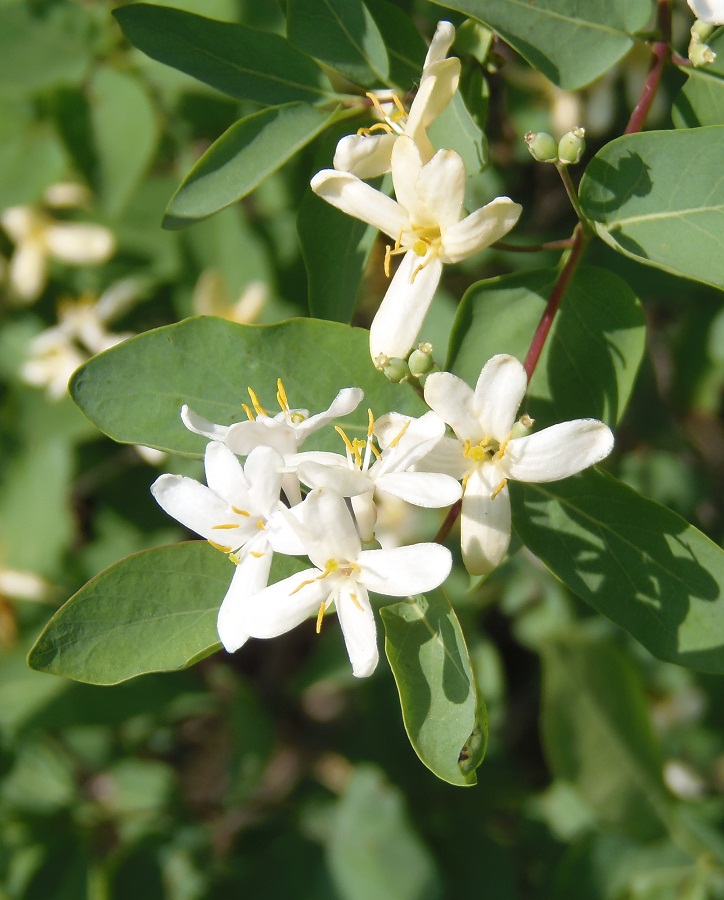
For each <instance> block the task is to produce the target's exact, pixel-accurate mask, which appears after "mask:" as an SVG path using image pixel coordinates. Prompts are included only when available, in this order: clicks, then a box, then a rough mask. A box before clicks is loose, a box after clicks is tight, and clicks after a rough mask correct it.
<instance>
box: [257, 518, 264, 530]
mask: <svg viewBox="0 0 724 900" xmlns="http://www.w3.org/2000/svg"><path fill="white" fill-rule="evenodd" d="M256 527H257V528H258V529H259V531H264V529H265V527H266V525H265V524H264V519H257V520H256Z"/></svg>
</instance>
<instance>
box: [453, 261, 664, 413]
mask: <svg viewBox="0 0 724 900" xmlns="http://www.w3.org/2000/svg"><path fill="white" fill-rule="evenodd" d="M557 275H558V272H557V270H556V269H539V270H537V271H532V272H523V273H518V274H515V275H508V276H504V277H502V278H492V279H490V280H489V281H481V282H478V284H474V285H473V286H472V287H471V288H470V289H469V290H468V291H467V293H466V294H465V296H464V297H463V300H462V303H461V304H460V307H459V309H458V314H457V318H456V320H455V326H454V328H453V332H452V335H451V338H450V350H449V356H448V361H447V366H446V368H448V369H449V371H451V372H454V373H455V374H456V375H458V376H460V378H462V379H464V380H465V381H467V382H468V384H470V385H471V386H472V385H474V384H475V382H476V381H477V378H478V375H479V374H480V370H481V369H482V367H483V365H484V363H485V362H486V361H487V360H488V359H489V358H490V357H491V356H494V355H495V354H496V353H510V354H512V355H513V356H517V357H518V359H520V361H521V362H522V361H523V360H524V359H525V355H526V353H527V352H528V347H529V346H530V342H531V339H532V338H533V335H534V333H535V329H536V327H537V325H538V322H539V320H540V317H541V314H542V313H543V310H544V309H545V304H546V301H547V299H548V297H549V296H550V292H551V290H552V288H553V285H554V284H555V281H556V278H557ZM645 340H646V332H645V324H644V315H643V310H642V309H641V304H640V303H639V301H638V299H637V298H636V296H635V295H634V293H633V291H632V290H631V288H630V287H629V286H628V285H627V284H626V282H625V281H623V280H622V279H621V278H619V277H618V276H617V275H615V274H614V273H613V272H609V271H607V270H605V269H598V268H595V267H593V266H586V267H584V268H581V269H579V270H578V271H577V272H576V275H575V278H574V279H573V281H572V283H571V285H570V287H569V289H568V293H567V294H566V297H565V300H564V302H563V305H562V306H561V308H560V310H559V312H558V315H557V316H556V319H555V322H554V324H553V328H552V329H551V333H550V335H549V337H548V340H547V342H546V345H545V348H544V350H543V354H542V356H541V358H540V360H539V362H538V365H537V367H536V370H535V372H534V373H533V378H532V379H531V382H530V387H529V390H528V395H527V399H526V401H525V409H526V411H527V412H528V413H529V414H530V415H531V416H533V417H534V418H535V419H536V423H537V424H536V427H537V428H540V427H542V426H545V425H552V424H554V423H555V422H565V421H567V420H569V419H578V418H597V419H601V420H603V421H604V422H607V423H609V424H610V425H615V424H616V422H617V421H618V420H619V419H620V418H621V416H622V415H623V412H624V410H625V409H626V404H627V403H628V399H629V397H630V395H631V391H632V389H633V385H634V381H635V378H636V372H637V371H638V367H639V364H640V362H641V359H642V356H643V353H644V347H645Z"/></svg>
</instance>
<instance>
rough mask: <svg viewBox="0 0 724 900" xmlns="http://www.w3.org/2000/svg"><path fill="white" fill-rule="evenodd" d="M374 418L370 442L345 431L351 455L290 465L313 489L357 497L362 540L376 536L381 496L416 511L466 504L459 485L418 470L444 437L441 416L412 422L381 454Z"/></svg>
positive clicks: (302, 457) (317, 456)
mask: <svg viewBox="0 0 724 900" xmlns="http://www.w3.org/2000/svg"><path fill="white" fill-rule="evenodd" d="M374 424H375V423H374V419H373V417H372V413H371V412H370V416H369V429H368V432H367V440H366V441H361V440H359V439H357V438H355V439H354V440H353V441H350V440H349V438H348V437H347V435H346V434H345V433H344V432H343V431H342V429H341V428H337V431H338V432H339V433H340V435H341V436H342V439H343V440H344V442H345V446H346V449H347V455H346V457H345V456H341V455H339V454H336V453H316V452H314V451H312V452H306V453H300V454H298V455H297V457H296V458H295V457H292V459H291V460H287V462H292V463H293V464H296V466H297V473H298V475H299V478H300V479H301V480H302V481H303V482H304V483H305V484H308V485H309V486H310V487H312V488H328V489H330V490H333V491H335V492H336V493H338V494H341V496H343V497H351V503H352V510H353V512H354V514H355V519H356V522H357V527H358V529H359V532H360V535H361V537H362V540H363V541H365V542H370V541H372V540H374V537H375V524H376V520H377V509H376V504H375V493H376V492H377V491H381V492H382V493H386V494H391V495H392V496H394V497H398V498H400V499H401V500H404V501H406V502H407V503H411V504H412V505H413V506H422V507H425V508H428V509H436V508H439V507H443V506H450V505H451V504H452V503H454V502H455V501H456V500H459V499H460V494H461V488H460V485H459V483H458V482H457V481H456V480H455V479H454V478H452V477H451V476H450V475H444V474H441V473H438V472H415V471H412V468H411V467H412V466H414V465H415V463H416V462H418V460H420V459H422V457H423V456H425V455H426V454H427V453H428V451H429V450H431V449H432V448H433V447H434V446H435V445H436V444H437V443H438V442H439V441H440V439H441V438H442V436H443V434H444V433H445V424H444V423H443V421H442V419H440V418H439V417H438V416H437V415H435V413H433V412H430V413H426V414H425V415H424V416H422V417H421V418H419V419H413V420H407V421H406V423H404V424H403V425H402V427H401V428H400V429H399V431H398V433H397V434H396V435H395V436H394V437H393V438H392V439H391V440H390V442H389V444H388V446H387V447H386V449H385V450H384V451H383V452H382V453H380V452H379V451H378V450H377V449H376V448H375V447H374V444H373V432H374Z"/></svg>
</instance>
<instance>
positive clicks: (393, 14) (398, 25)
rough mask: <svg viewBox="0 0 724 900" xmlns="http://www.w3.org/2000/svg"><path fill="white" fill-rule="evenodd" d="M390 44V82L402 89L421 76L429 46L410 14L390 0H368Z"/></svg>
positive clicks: (385, 39)
mask: <svg viewBox="0 0 724 900" xmlns="http://www.w3.org/2000/svg"><path fill="white" fill-rule="evenodd" d="M365 5H366V7H367V9H368V10H369V11H370V13H371V14H372V18H373V19H374V20H375V24H376V25H377V27H378V28H379V30H380V33H381V35H382V37H383V39H384V41H385V44H386V45H387V56H388V58H389V63H390V74H389V83H390V84H391V85H396V86H397V87H398V88H400V89H401V91H403V92H405V93H406V92H407V91H408V90H409V89H410V87H411V86H412V85H413V84H415V83H416V82H418V81H419V80H420V73H421V72H422V64H423V61H424V59H425V53H426V52H427V47H426V46H425V42H424V41H423V39H422V36H421V35H420V32H419V31H418V30H417V28H415V24H414V22H413V20H412V19H411V18H410V16H408V15H406V14H405V13H404V12H403V11H402V10H401V9H400V8H399V7H397V6H394V5H393V4H392V3H390V2H388V0H366V3H365Z"/></svg>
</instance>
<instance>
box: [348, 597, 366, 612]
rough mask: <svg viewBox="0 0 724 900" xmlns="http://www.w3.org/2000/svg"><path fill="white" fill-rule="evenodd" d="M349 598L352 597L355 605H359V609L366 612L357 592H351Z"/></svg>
mask: <svg viewBox="0 0 724 900" xmlns="http://www.w3.org/2000/svg"><path fill="white" fill-rule="evenodd" d="M349 598H350V600H351V601H352V603H354V605H355V606H356V607H357V609H358V610H359V611H360V612H364V607H363V606H362V604H361V603H360V602H359V600H358V599H357V595H356V594H350V595H349Z"/></svg>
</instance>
